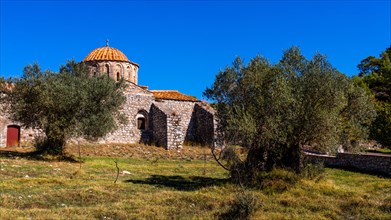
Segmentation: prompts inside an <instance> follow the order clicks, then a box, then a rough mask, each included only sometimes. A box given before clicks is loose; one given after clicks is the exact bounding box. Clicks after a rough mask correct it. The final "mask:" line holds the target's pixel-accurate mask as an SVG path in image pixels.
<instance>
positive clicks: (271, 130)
mask: <svg viewBox="0 0 391 220" xmlns="http://www.w3.org/2000/svg"><path fill="white" fill-rule="evenodd" d="M204 96H206V97H207V98H208V99H211V100H212V101H214V102H216V103H217V105H216V106H217V114H218V118H219V120H220V123H219V130H220V131H221V132H222V133H224V138H225V141H226V142H227V143H228V144H234V145H240V146H243V147H245V148H248V149H249V153H248V156H247V159H246V161H245V170H246V172H247V173H248V175H249V176H256V173H257V172H259V171H264V170H271V169H272V168H273V167H274V166H282V167H288V168H291V169H293V170H296V171H300V169H301V168H302V164H301V161H302V158H301V157H302V152H301V151H302V147H303V146H304V145H310V146H313V147H315V148H317V149H318V150H319V151H323V152H334V151H336V149H337V147H338V146H339V145H340V144H343V145H344V146H346V147H347V146H350V147H351V146H352V143H357V142H359V141H360V140H362V139H363V138H365V136H366V133H367V126H368V125H369V124H370V123H371V121H372V120H373V117H374V115H375V112H374V109H373V105H372V104H371V101H370V97H369V96H368V95H367V94H366V92H365V91H364V89H362V88H360V87H357V86H355V85H354V80H352V79H350V78H348V77H347V76H345V75H344V74H342V73H340V72H338V71H337V70H336V69H335V68H333V67H332V65H331V64H330V63H329V62H328V61H327V59H326V57H325V56H323V55H321V54H316V55H314V57H313V58H312V59H311V60H307V59H306V58H305V57H304V56H303V55H302V54H301V52H300V50H299V48H297V47H293V48H290V49H288V50H286V51H285V52H284V55H283V57H282V58H281V60H280V61H279V62H278V63H277V64H274V65H272V64H270V63H269V62H268V60H267V59H266V58H263V57H261V56H257V57H255V58H253V59H251V60H250V62H249V63H248V64H244V63H243V62H242V60H241V59H240V58H236V59H235V61H234V62H233V65H232V67H227V68H226V69H225V70H224V71H220V72H219V73H218V74H217V76H216V79H215V82H214V84H213V85H212V86H211V87H210V88H207V89H206V91H205V92H204ZM353 146H354V145H353Z"/></svg>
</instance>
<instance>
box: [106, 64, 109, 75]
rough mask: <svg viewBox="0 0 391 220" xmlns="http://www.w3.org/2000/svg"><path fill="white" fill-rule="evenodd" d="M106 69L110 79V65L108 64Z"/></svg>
mask: <svg viewBox="0 0 391 220" xmlns="http://www.w3.org/2000/svg"><path fill="white" fill-rule="evenodd" d="M105 67H106V74H107V76H108V77H110V67H109V64H106V65H105Z"/></svg>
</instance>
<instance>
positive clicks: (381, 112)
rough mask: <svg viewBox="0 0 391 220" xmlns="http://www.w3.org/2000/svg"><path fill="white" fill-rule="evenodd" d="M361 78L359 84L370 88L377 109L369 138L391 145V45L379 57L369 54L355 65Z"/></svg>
mask: <svg viewBox="0 0 391 220" xmlns="http://www.w3.org/2000/svg"><path fill="white" fill-rule="evenodd" d="M357 67H358V69H359V71H360V73H359V76H360V77H361V79H362V82H363V83H361V86H362V87H363V88H366V89H367V90H370V93H371V94H372V95H373V97H374V100H375V101H374V102H375V106H376V111H377V117H376V120H375V121H374V122H373V123H372V126H371V131H370V138H371V139H374V140H376V141H377V142H379V143H380V144H382V145H384V146H388V147H391V47H389V48H387V49H386V50H385V51H383V52H382V53H381V54H380V57H379V58H376V57H374V56H369V57H367V58H365V59H363V60H362V61H361V62H360V64H359V65H358V66H357Z"/></svg>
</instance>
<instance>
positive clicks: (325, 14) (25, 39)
mask: <svg viewBox="0 0 391 220" xmlns="http://www.w3.org/2000/svg"><path fill="white" fill-rule="evenodd" d="M0 1H1V3H0V12H1V13H0V14H1V15H0V18H1V20H0V25H1V28H0V76H4V77H6V78H8V77H10V76H13V77H17V76H20V75H21V74H22V70H23V67H24V66H26V65H27V64H31V63H34V62H38V63H39V64H40V66H41V67H42V68H43V69H51V70H53V71H58V67H59V66H60V65H61V64H63V63H65V62H66V60H69V59H76V60H77V61H81V60H82V59H83V58H84V57H85V56H86V55H87V54H88V53H89V52H90V51H92V50H93V49H95V48H97V47H102V46H104V45H105V40H106V38H109V39H110V46H111V47H115V48H118V49H119V50H121V51H122V52H124V53H125V54H126V55H127V57H128V58H129V59H130V60H131V61H134V62H136V63H138V64H140V69H139V84H141V85H148V86H149V88H150V89H175V90H179V91H181V92H183V93H186V94H189V95H195V96H197V97H198V98H202V92H203V91H204V90H205V88H206V87H207V86H210V85H211V84H212V83H213V80H214V77H215V75H216V74H217V73H218V71H219V70H220V69H223V68H225V67H226V66H228V65H231V63H232V61H233V60H234V58H235V57H236V56H240V57H242V58H243V59H244V60H245V61H248V60H249V59H250V58H251V57H254V56H256V55H257V54H261V55H263V56H265V57H267V58H268V59H269V60H270V61H271V62H273V63H274V62H276V61H278V60H279V58H280V57H281V55H282V52H283V50H284V49H287V48H288V47H290V46H292V45H296V46H299V47H300V48H301V49H302V51H303V53H304V55H305V56H306V57H307V58H310V57H311V56H312V55H313V54H314V53H315V52H316V51H318V52H320V53H322V54H325V55H327V57H328V58H329V60H330V62H331V63H332V64H333V65H334V67H336V68H337V69H338V70H339V71H341V72H343V73H345V74H347V75H349V76H351V75H354V74H357V67H356V66H357V64H358V63H359V62H360V61H361V60H362V59H364V58H365V57H367V56H369V55H375V56H378V55H379V54H380V53H381V51H383V50H385V49H386V48H387V47H389V46H390V43H391V36H390V35H391V27H390V23H391V15H390V11H391V4H390V0H383V1H376V0H367V1H337V0H335V1H315V0H313V1H278V0H277V1H217V0H215V1H125V0H122V1H92V0H90V1H74V0H70V1H66V0H64V1H4V0H0Z"/></svg>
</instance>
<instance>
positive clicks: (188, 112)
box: [159, 100, 198, 142]
mask: <svg viewBox="0 0 391 220" xmlns="http://www.w3.org/2000/svg"><path fill="white" fill-rule="evenodd" d="M196 103H198V102H190V101H175V100H160V101H159V105H160V106H164V108H165V109H170V111H172V113H173V114H175V115H177V116H179V117H180V118H181V122H180V126H181V129H182V132H183V134H184V137H183V138H184V139H183V140H184V141H189V142H192V141H195V139H196V131H195V117H194V116H193V114H194V106H195V104H196Z"/></svg>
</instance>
